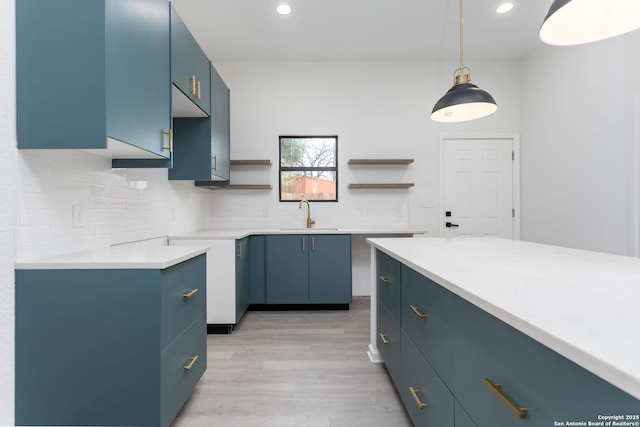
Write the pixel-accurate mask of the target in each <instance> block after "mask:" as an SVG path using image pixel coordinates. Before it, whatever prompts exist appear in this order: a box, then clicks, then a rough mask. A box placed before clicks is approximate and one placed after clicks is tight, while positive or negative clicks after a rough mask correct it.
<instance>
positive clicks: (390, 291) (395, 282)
mask: <svg viewBox="0 0 640 427" xmlns="http://www.w3.org/2000/svg"><path fill="white" fill-rule="evenodd" d="M376 291H377V294H378V298H380V299H381V300H382V303H383V304H384V305H385V306H386V307H387V308H388V309H389V312H390V313H391V315H392V316H393V317H394V318H395V319H396V321H397V322H398V323H400V262H399V261H397V260H395V259H393V258H391V257H390V256H389V255H387V254H385V253H384V252H381V251H380V250H377V251H376Z"/></svg>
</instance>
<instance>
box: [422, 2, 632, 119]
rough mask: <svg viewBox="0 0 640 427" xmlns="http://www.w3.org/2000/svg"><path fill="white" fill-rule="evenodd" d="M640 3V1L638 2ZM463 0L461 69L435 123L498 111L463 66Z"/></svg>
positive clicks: (438, 107) (435, 110) (438, 104)
mask: <svg viewBox="0 0 640 427" xmlns="http://www.w3.org/2000/svg"><path fill="white" fill-rule="evenodd" d="M638 1H640V0H638ZM462 22H463V20H462V0H460V68H458V69H457V70H456V71H455V72H454V79H453V81H454V83H453V87H452V88H451V89H449V90H448V91H447V93H445V94H444V96H443V97H442V98H440V99H439V100H438V102H436V105H435V106H434V107H433V111H432V112H431V120H433V121H435V122H443V123H454V122H465V121H468V120H475V119H479V118H481V117H485V116H488V115H489V114H491V113H493V112H495V111H496V110H497V109H498V106H497V105H496V101H495V100H494V99H493V97H492V96H491V95H489V93H488V92H486V91H484V90H482V89H480V88H479V87H478V86H476V85H474V84H473V83H471V78H470V77H469V76H470V70H469V68H468V67H465V66H464V65H463V61H462V60H463V52H464V51H463V24H462Z"/></svg>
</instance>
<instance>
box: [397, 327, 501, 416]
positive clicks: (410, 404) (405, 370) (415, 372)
mask: <svg viewBox="0 0 640 427" xmlns="http://www.w3.org/2000/svg"><path fill="white" fill-rule="evenodd" d="M401 340H402V342H401V346H402V384H401V387H400V390H399V391H400V397H401V398H402V402H403V403H404V405H405V407H406V408H407V412H409V416H410V417H411V420H412V421H413V424H414V426H416V427H422V426H426V427H431V426H438V427H453V425H454V399H453V395H452V394H451V392H450V391H449V390H448V389H447V387H446V386H445V385H444V383H443V382H442V381H441V380H440V378H439V377H438V375H436V373H435V372H434V371H433V369H432V368H431V366H430V365H429V363H428V362H427V361H426V360H425V359H424V358H423V357H422V355H421V354H420V352H419V351H418V349H417V348H416V347H415V346H414V345H413V343H412V342H411V340H410V339H409V338H408V337H407V335H406V334H405V333H404V332H402V339H401ZM424 404H426V405H425V406H422V405H424ZM487 425H489V424H487ZM492 427H493V426H492Z"/></svg>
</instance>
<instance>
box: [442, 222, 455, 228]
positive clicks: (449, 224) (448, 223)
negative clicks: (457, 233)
mask: <svg viewBox="0 0 640 427" xmlns="http://www.w3.org/2000/svg"><path fill="white" fill-rule="evenodd" d="M444 226H445V227H447V228H451V227H454V228H457V227H458V224H454V223H452V222H448V221H447V222H446V223H445V224H444Z"/></svg>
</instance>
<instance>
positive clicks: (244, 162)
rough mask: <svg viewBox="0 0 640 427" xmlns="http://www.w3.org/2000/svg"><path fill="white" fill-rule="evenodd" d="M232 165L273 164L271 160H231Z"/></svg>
mask: <svg viewBox="0 0 640 427" xmlns="http://www.w3.org/2000/svg"><path fill="white" fill-rule="evenodd" d="M229 164H230V165H231V166H271V160H268V159H267V160H231V161H230V162H229Z"/></svg>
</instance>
